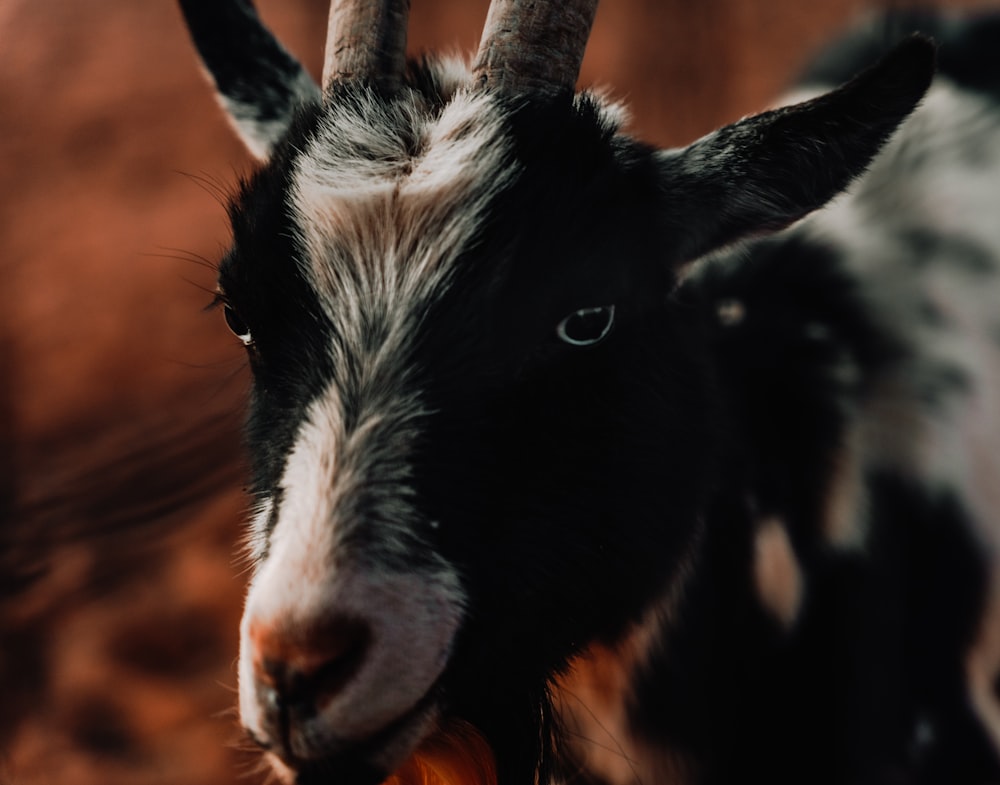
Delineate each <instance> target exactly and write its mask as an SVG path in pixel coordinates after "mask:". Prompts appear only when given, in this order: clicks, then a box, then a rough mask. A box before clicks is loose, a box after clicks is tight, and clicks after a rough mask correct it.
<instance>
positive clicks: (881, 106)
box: [657, 36, 935, 261]
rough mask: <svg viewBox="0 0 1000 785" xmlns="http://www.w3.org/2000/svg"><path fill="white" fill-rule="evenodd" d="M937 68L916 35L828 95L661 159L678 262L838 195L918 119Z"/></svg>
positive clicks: (930, 47) (928, 46) (779, 224)
mask: <svg viewBox="0 0 1000 785" xmlns="http://www.w3.org/2000/svg"><path fill="white" fill-rule="evenodd" d="M934 65H935V46H934V44H933V43H932V42H931V41H930V40H929V39H927V38H924V37H921V36H913V37H911V38H909V39H907V40H906V41H904V42H903V43H901V44H900V45H899V46H897V47H896V48H895V49H894V50H893V51H892V52H890V53H889V54H888V55H886V57H885V58H883V59H882V60H881V61H879V62H878V63H877V64H876V65H875V66H873V67H872V68H870V69H869V70H867V71H865V72H863V73H861V74H860V75H858V76H857V77H855V78H854V79H853V80H852V81H850V82H848V83H847V84H845V85H843V86H842V87H840V88H838V89H836V90H834V91H832V92H830V93H826V94H825V95H822V96H820V97H818V98H816V99H813V100H811V101H807V102H805V103H802V104H796V105H794V106H789V107H784V108H781V109H776V110H773V111H770V112H765V113H763V114H760V115H756V116H753V117H749V118H746V119H743V120H740V121H738V122H736V123H733V124H732V125H729V126H726V127H724V128H721V129H720V130H718V131H716V132H714V133H711V134H709V135H708V136H705V137H704V138H702V139H700V140H698V141H697V142H694V143H693V144H692V145H690V146H689V147H686V148H684V149H681V150H666V151H662V152H660V153H658V154H657V155H658V156H659V166H660V170H661V182H662V188H663V193H664V195H665V211H666V214H665V218H666V220H667V222H668V227H669V229H670V231H671V232H672V235H673V236H674V237H676V238H679V240H680V245H679V247H678V248H677V250H678V253H679V256H678V257H677V261H687V260H690V259H693V258H696V257H697V256H700V255H701V254H703V253H706V252H708V251H711V250H712V249H714V248H717V247H719V246H722V245H725V244H726V243H729V242H732V241H734V240H737V239H739V238H741V237H744V236H747V235H750V234H755V233H761V232H767V231H775V230H778V229H781V228H783V227H785V226H787V225H788V224H790V223H792V222H793V221H795V220H797V219H798V218H801V217H802V216H804V215H806V214H807V213H809V212H811V211H813V210H815V209H816V208H818V207H820V206H822V205H823V204H825V203H826V202H827V201H828V200H830V199H831V198H832V197H834V196H835V195H837V194H838V193H839V192H841V191H842V190H843V189H844V188H846V187H847V185H848V184H849V183H850V182H851V180H852V179H853V178H855V177H857V176H858V175H859V174H861V173H862V172H863V171H864V170H865V168H866V167H867V166H868V164H869V163H870V162H871V160H872V158H874V156H875V155H876V153H878V151H879V150H880V149H881V148H882V145H883V144H884V143H885V142H886V140H887V139H888V138H889V137H890V135H891V134H892V132H893V131H894V130H895V129H896V127H897V126H898V125H899V124H900V123H901V122H902V121H903V120H904V119H905V118H906V117H907V116H908V115H909V114H910V112H911V111H913V109H914V107H915V106H916V105H917V103H918V102H919V101H920V99H921V98H922V97H923V95H924V93H925V92H926V91H927V88H928V87H929V86H930V83H931V79H932V78H933V76H934Z"/></svg>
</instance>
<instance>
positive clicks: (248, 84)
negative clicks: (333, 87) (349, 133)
mask: <svg viewBox="0 0 1000 785" xmlns="http://www.w3.org/2000/svg"><path fill="white" fill-rule="evenodd" d="M180 6H181V10H182V11H183V13H184V19H185V20H186V21H187V26H188V29H189V30H190V32H191V38H192V39H193V40H194V44H195V47H197V49H198V54H199V55H200V56H201V60H202V62H203V63H204V65H205V68H206V69H207V70H208V73H209V75H210V76H211V77H212V80H213V81H214V82H215V86H216V89H217V91H218V95H219V100H220V101H221V103H222V105H223V107H224V108H225V109H226V111H227V112H228V113H229V118H230V120H231V121H232V123H233V126H234V127H235V128H236V131H237V132H238V133H239V135H240V137H241V138H242V139H243V142H244V143H245V144H246V146H247V147H248V148H249V150H250V152H251V153H253V154H254V155H255V156H257V157H258V158H267V156H268V155H269V153H270V151H271V149H272V148H273V147H274V145H275V143H276V142H277V141H278V140H279V139H281V137H282V136H284V134H285V132H286V131H287V130H288V126H289V124H290V123H291V121H292V117H293V115H294V113H295V109H296V107H297V106H299V105H301V104H304V103H318V102H319V101H320V91H319V87H318V86H317V85H316V83H315V82H314V81H313V79H312V77H310V76H309V74H307V73H306V72H305V69H303V68H302V66H301V65H300V64H299V63H298V61H297V60H295V59H294V58H293V57H292V56H291V55H290V54H288V52H287V51H285V49H284V47H282V46H281V44H280V43H278V41H277V40H276V39H275V38H274V36H273V35H271V33H270V31H269V30H268V29H267V28H266V27H264V25H263V24H262V23H261V21H260V17H258V16H257V11H256V10H255V9H254V7H253V3H251V2H250V0H180Z"/></svg>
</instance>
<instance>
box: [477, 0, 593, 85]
mask: <svg viewBox="0 0 1000 785" xmlns="http://www.w3.org/2000/svg"><path fill="white" fill-rule="evenodd" d="M596 12H597V0H551V1H550V2H544V0H493V2H492V3H490V11H489V14H488V15H487V17H486V26H485V28H484V29H483V38H482V41H481V43H480V44H479V53H478V54H477V55H476V62H475V65H474V66H473V75H474V78H475V81H476V84H478V85H481V86H483V87H487V88H493V89H496V90H499V91H501V92H505V93H508V94H515V93H527V92H544V93H555V92H559V91H562V90H567V89H568V90H572V89H573V88H574V87H575V86H576V79H577V77H578V76H579V74H580V63H581V62H583V50H584V49H585V48H586V47H587V38H588V36H589V35H590V27H591V25H592V24H593V22H594V14H595V13H596Z"/></svg>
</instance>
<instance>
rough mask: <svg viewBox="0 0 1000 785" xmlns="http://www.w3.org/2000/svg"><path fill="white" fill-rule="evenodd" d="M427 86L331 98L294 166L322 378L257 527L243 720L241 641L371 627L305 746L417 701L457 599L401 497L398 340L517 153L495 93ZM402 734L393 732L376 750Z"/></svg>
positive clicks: (305, 723)
mask: <svg viewBox="0 0 1000 785" xmlns="http://www.w3.org/2000/svg"><path fill="white" fill-rule="evenodd" d="M422 100H423V99H422V98H420V97H419V96H409V97H408V98H406V99H404V100H401V101H400V102H397V103H395V104H388V105H386V104H380V103H378V102H376V101H375V99H374V98H371V100H370V102H368V103H366V99H365V98H364V97H362V99H361V100H360V101H358V102H355V103H354V104H351V103H350V102H347V103H345V104H344V105H343V106H338V107H337V108H336V109H335V110H333V111H332V113H331V115H330V116H329V117H328V118H326V119H325V120H324V121H323V124H322V125H321V126H320V128H319V131H318V132H317V134H316V135H315V136H314V137H313V138H312V139H311V140H310V142H309V143H308V144H307V146H306V149H305V150H304V152H303V154H302V156H301V158H300V161H299V164H298V166H297V168H296V169H295V171H294V179H293V187H292V190H291V201H292V212H293V217H294V221H295V223H296V225H297V226H298V227H299V228H298V230H297V231H298V233H299V237H298V239H299V245H300V247H301V248H302V254H303V258H301V259H299V260H297V263H298V264H299V265H300V267H301V269H302V271H303V272H304V274H305V277H306V280H307V281H308V282H309V283H310V285H311V286H312V287H313V288H314V290H315V292H316V294H317V298H318V300H319V302H320V304H321V308H322V310H323V313H324V315H325V317H326V318H327V319H328V321H329V323H330V327H331V333H332V335H333V336H334V337H333V340H332V341H331V344H330V347H329V351H330V358H331V362H332V373H331V379H332V380H333V381H331V383H330V384H329V386H328V387H327V388H326V389H325V390H324V391H323V392H322V393H321V394H320V395H319V396H318V397H317V398H316V399H315V400H314V401H313V402H312V403H311V404H310V405H309V407H308V410H307V412H306V415H305V417H304V418H303V421H302V425H301V426H300V427H299V430H298V433H297V434H296V437H295V440H294V443H293V446H292V448H291V450H290V451H289V453H288V456H287V459H286V462H285V467H284V470H283V475H282V479H281V481H280V487H279V488H277V489H276V491H277V493H276V494H275V496H274V499H275V502H274V504H275V505H277V510H276V512H275V511H269V512H270V516H269V517H270V519H271V520H273V521H274V528H273V530H272V531H271V532H270V534H269V535H267V541H266V544H264V543H262V542H261V538H262V536H263V528H264V527H266V525H267V523H268V520H267V519H265V518H263V515H264V512H263V511H262V512H261V517H259V518H258V520H257V524H256V525H255V528H254V532H253V534H252V543H253V547H254V550H255V552H257V553H265V554H266V555H264V557H263V559H262V561H261V563H260V564H259V567H258V571H257V574H256V576H255V578H254V580H253V583H252V585H251V588H250V592H249V595H248V598H247V606H246V610H245V613H244V620H243V625H242V627H241V655H240V666H239V667H240V705H241V713H242V716H243V721H244V723H245V724H246V725H247V727H248V728H249V729H250V730H251V731H253V732H254V733H255V734H256V735H258V736H260V737H262V738H265V739H266V730H265V728H264V725H265V724H266V723H265V722H264V720H265V714H266V709H264V708H263V707H264V706H265V705H266V702H267V700H268V694H267V688H266V686H262V679H261V674H260V672H259V668H260V657H258V656H257V654H259V652H257V653H255V650H254V647H255V646H256V645H257V644H256V643H255V641H256V640H257V638H259V637H260V635H259V631H260V630H261V629H263V630H266V631H268V634H269V635H270V634H273V633H274V631H277V633H276V634H278V635H279V636H280V635H282V634H283V633H284V631H288V633H289V638H292V639H295V638H296V636H298V637H299V638H301V637H302V636H301V631H302V630H309V629H312V628H315V627H317V626H318V625H322V624H323V623H325V622H327V621H329V620H330V619H336V618H341V619H352V620H360V621H361V622H363V624H364V625H365V628H366V630H368V631H369V632H370V638H371V640H370V644H369V645H368V647H367V649H366V650H365V655H364V660H363V662H362V663H361V665H360V667H359V668H358V670H357V672H356V673H354V674H353V675H352V676H351V678H350V680H349V681H348V682H347V683H346V684H344V685H343V686H341V687H339V688H338V691H337V693H336V694H335V695H334V696H333V697H332V698H331V699H329V700H325V699H324V700H323V701H322V705H318V706H317V707H316V708H317V712H316V715H315V717H312V718H309V717H307V718H305V719H297V720H296V726H295V728H294V729H293V730H294V733H292V734H291V735H290V736H289V738H288V739H287V743H288V744H289V745H290V751H291V752H293V753H294V754H296V755H298V756H300V757H302V758H309V757H310V756H311V755H317V756H318V755H323V754H329V752H330V749H331V746H332V747H334V748H335V747H336V745H337V743H342V742H344V741H345V740H359V739H362V738H365V737H366V736H369V735H371V734H373V733H377V732H379V731H381V730H383V729H384V728H385V727H386V726H387V725H389V724H390V723H394V722H396V721H397V720H399V719H400V717H402V716H404V715H407V716H408V717H409V712H411V711H412V710H413V709H414V707H415V706H417V704H420V706H421V707H423V703H421V701H422V700H423V699H424V698H425V697H426V695H427V694H428V692H429V691H431V690H432V688H433V685H434V683H435V682H436V680H437V679H438V677H439V676H440V674H441V673H442V672H443V669H444V667H445V665H446V663H447V660H448V656H449V654H450V649H451V645H452V639H453V637H454V635H455V633H456V631H457V629H458V627H459V625H460V622H461V619H462V616H463V612H464V607H465V601H466V598H465V594H464V591H463V589H462V586H461V581H460V578H459V576H458V575H457V572H456V570H455V569H454V568H453V567H452V566H451V565H450V564H448V563H446V562H445V561H444V560H443V559H442V558H441V557H440V556H439V555H436V554H435V553H434V551H433V548H432V546H431V545H430V544H429V543H428V542H426V540H425V539H424V537H425V535H426V533H427V532H428V531H429V530H430V525H429V523H430V522H428V521H425V520H423V519H422V517H421V515H420V513H419V511H418V510H417V509H416V508H415V506H414V491H413V488H412V475H413V470H412V453H413V446H414V443H415V440H416V438H417V436H418V435H419V429H420V428H421V427H422V420H423V418H424V417H425V416H426V414H427V412H426V411H425V409H424V406H423V403H422V400H421V391H420V390H419V389H417V387H416V384H415V382H414V378H415V377H414V373H413V369H412V367H411V365H412V357H411V346H412V343H411V340H412V337H413V335H414V333H415V331H416V330H417V329H418V327H419V324H420V322H421V320H422V318H423V317H424V314H425V312H426V308H427V307H428V304H429V303H430V302H431V301H432V300H433V298H434V297H436V296H437V295H438V294H439V293H440V292H441V291H443V290H444V287H445V286H446V285H447V283H448V281H449V278H450V276H451V273H452V271H453V269H454V264H455V261H456V260H457V259H458V258H459V257H460V256H461V255H462V253H463V252H464V251H465V250H466V249H467V248H468V247H469V246H470V244H471V243H474V242H475V241H476V240H477V239H478V236H479V233H480V230H481V226H482V220H483V216H484V214H485V212H486V210H487V208H488V207H489V205H490V204H491V202H492V200H493V199H494V198H495V197H496V195H497V193H498V192H500V191H501V190H502V189H504V188H505V187H507V185H508V184H509V183H510V182H511V181H512V179H513V178H514V177H515V176H516V168H515V166H514V165H513V164H512V163H511V152H510V143H509V141H508V140H507V139H506V138H505V137H504V132H505V130H504V120H503V117H502V115H501V113H500V112H499V110H498V109H497V107H496V106H495V105H494V104H493V103H492V101H491V100H490V99H488V98H487V97H484V96H481V95H478V96H473V95H471V94H464V93H459V94H457V95H456V96H455V97H454V98H453V100H452V101H451V103H450V104H449V105H448V106H447V107H446V108H445V109H444V110H443V111H440V112H439V113H431V112H429V111H427V110H426V109H425V108H423V107H421V106H418V105H417V102H418V101H422ZM407 101H409V102H410V103H407ZM254 630H257V631H258V635H257V637H255V633H254ZM297 631H298V632H297ZM320 654H321V652H320ZM255 668H256V670H255ZM418 714H419V715H420V716H418V717H415V718H413V719H412V721H411V720H410V719H408V720H407V722H406V723H404V725H405V727H404V731H405V733H404V732H403V731H401V733H402V735H406V737H407V739H410V737H411V736H413V737H414V738H417V737H416V736H414V734H419V733H422V732H423V731H422V730H421V728H423V727H424V723H426V722H430V717H431V716H432V714H433V707H430V708H427V709H426V712H425V710H424V708H421V709H420V711H419V712H418ZM411 741H412V739H411ZM413 743H416V742H415V741H414V742H413ZM409 746H411V745H410V742H407V743H403V740H402V736H400V738H393V739H392V740H390V742H389V743H388V745H387V746H386V747H385V748H384V749H382V750H381V751H380V753H379V754H380V755H381V758H380V761H379V762H380V764H383V765H385V766H390V765H391V764H393V761H391V760H388V759H387V758H386V756H388V758H392V757H393V755H394V754H395V753H392V750H394V749H396V748H398V749H399V750H401V752H400V753H399V754H404V753H405V752H406V751H407V749H408V747H409ZM396 763H398V762H396Z"/></svg>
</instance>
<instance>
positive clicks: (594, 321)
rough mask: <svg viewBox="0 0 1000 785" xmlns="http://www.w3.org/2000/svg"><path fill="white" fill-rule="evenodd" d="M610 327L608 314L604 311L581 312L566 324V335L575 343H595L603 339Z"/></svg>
mask: <svg viewBox="0 0 1000 785" xmlns="http://www.w3.org/2000/svg"><path fill="white" fill-rule="evenodd" d="M607 327H608V314H607V311H605V310H604V309H601V310H594V311H581V312H578V313H575V314H573V315H572V316H571V317H570V318H569V319H568V320H567V322H566V335H567V336H569V337H570V338H572V339H573V340H575V341H593V340H596V339H598V338H600V337H601V335H602V334H603V333H604V331H605V330H606V329H607Z"/></svg>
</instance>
